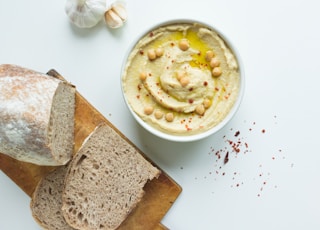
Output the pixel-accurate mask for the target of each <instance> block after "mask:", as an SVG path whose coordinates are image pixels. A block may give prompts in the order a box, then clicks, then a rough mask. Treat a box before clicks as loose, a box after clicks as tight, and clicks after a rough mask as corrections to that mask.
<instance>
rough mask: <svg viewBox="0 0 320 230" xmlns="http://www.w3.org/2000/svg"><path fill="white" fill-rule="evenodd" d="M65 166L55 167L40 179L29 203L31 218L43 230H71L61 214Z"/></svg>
mask: <svg viewBox="0 0 320 230" xmlns="http://www.w3.org/2000/svg"><path fill="white" fill-rule="evenodd" d="M66 172H67V165H63V166H59V167H57V168H56V169H55V170H54V171H53V172H51V173H49V174H48V175H47V176H45V177H44V178H42V180H41V181H40V182H39V184H38V185H37V187H36V189H35V191H34V193H33V196H32V199H31V203H30V208H31V211H32V216H33V218H34V219H35V220H36V221H37V222H38V224H39V225H40V226H41V227H43V228H44V229H48V230H73V229H74V228H72V227H70V226H69V225H68V223H67V222H66V221H65V219H64V217H63V215H62V212H61V206H62V191H63V187H64V178H65V176H66Z"/></svg>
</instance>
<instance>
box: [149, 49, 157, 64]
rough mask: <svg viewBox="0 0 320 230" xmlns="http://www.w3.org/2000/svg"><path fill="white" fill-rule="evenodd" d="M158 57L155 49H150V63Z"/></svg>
mask: <svg viewBox="0 0 320 230" xmlns="http://www.w3.org/2000/svg"><path fill="white" fill-rule="evenodd" d="M156 57H157V55H156V51H155V50H154V49H149V50H148V58H149V60H150V61H153V60H154V59H156Z"/></svg>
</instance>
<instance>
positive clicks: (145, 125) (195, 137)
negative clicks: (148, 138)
mask: <svg viewBox="0 0 320 230" xmlns="http://www.w3.org/2000/svg"><path fill="white" fill-rule="evenodd" d="M179 23H197V24H200V25H203V26H204V27H207V28H209V29H212V30H213V31H215V32H217V34H218V35H219V36H220V37H221V38H222V39H223V40H224V42H225V43H226V44H227V46H228V47H229V49H230V50H231V51H232V53H233V54H234V56H235V58H236V60H237V62H238V66H239V72H240V89H239V93H238V96H237V99H236V101H235V103H234V105H233V106H232V108H231V110H230V111H229V113H228V114H227V116H226V117H225V118H224V119H223V120H222V121H221V122H220V123H219V124H218V125H216V126H214V127H212V128H211V129H209V130H206V131H204V132H201V133H196V134H193V135H180V136H179V135H176V134H168V133H165V132H162V131H160V130H158V129H156V128H154V127H153V126H151V125H149V124H148V123H146V122H145V121H144V120H142V119H141V118H140V117H139V115H137V114H136V113H135V112H134V111H133V109H132V108H131V106H130V104H129V103H128V100H127V98H126V95H125V94H124V89H123V80H122V79H123V72H124V69H125V66H126V63H127V59H128V56H129V55H130V53H131V51H132V49H133V48H134V47H135V45H136V44H137V43H138V41H139V40H140V39H141V38H142V37H144V36H145V35H147V34H149V33H150V32H151V31H153V30H155V29H156V28H158V27H161V26H166V25H170V24H179ZM244 87H245V78H244V70H243V64H242V62H241V59H240V56H239V53H238V51H237V50H236V48H235V47H234V46H233V44H232V43H231V42H230V40H229V39H228V38H227V37H226V36H225V35H224V34H223V33H221V31H219V30H218V29H216V28H215V27H213V26H212V25H208V24H207V23H204V22H200V21H197V20H189V19H177V20H171V21H166V22H163V23H160V24H157V25H155V26H153V27H152V28H149V29H148V30H147V31H146V32H144V33H143V34H142V35H141V36H139V37H138V38H137V39H136V40H134V42H133V44H132V45H131V46H130V47H129V50H128V53H127V54H126V55H125V58H124V63H123V65H122V69H121V88H122V93H123V97H124V100H125V102H126V105H127V107H128V109H129V111H130V113H131V114H132V116H133V117H134V118H135V120H136V121H137V122H138V123H139V124H140V125H141V126H142V127H143V128H145V129H146V130H147V131H149V132H150V133H152V134H154V135H156V136H158V137H160V138H163V139H166V140H169V141H175V142H191V141H197V140H200V139H203V138H206V137H208V136H210V135H212V134H214V133H216V132H217V131H219V130H220V129H222V128H223V127H224V126H225V125H226V124H227V123H228V122H229V121H230V120H231V119H232V117H233V116H234V115H235V113H236V112H237V110H238V108H239V106H240V103H241V101H242V98H243V94H244Z"/></svg>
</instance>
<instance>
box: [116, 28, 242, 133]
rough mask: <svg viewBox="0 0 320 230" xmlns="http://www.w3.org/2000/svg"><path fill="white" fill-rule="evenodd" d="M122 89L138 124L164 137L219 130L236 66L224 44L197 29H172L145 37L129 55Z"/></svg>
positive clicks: (234, 89)
mask: <svg viewBox="0 0 320 230" xmlns="http://www.w3.org/2000/svg"><path fill="white" fill-rule="evenodd" d="M122 84H123V90H124V94H125V97H126V100H127V102H128V104H129V106H130V107H131V108H132V110H133V111H134V112H135V113H136V114H137V115H138V116H139V117H141V119H142V120H144V121H145V122H147V123H148V124H150V125H151V126H153V127H154V128H156V129H158V130H161V131H163V132H165V133H168V134H173V135H192V134H196V133H200V132H203V131H206V130H208V129H210V128H212V127H214V126H216V125H218V124H219V123H220V122H221V121H222V120H223V119H224V118H225V117H226V116H227V114H228V113H229V111H230V110H231V108H232V107H233V105H234V103H235V101H236V99H237V96H238V94H239V87H240V74H239V69H238V62H237V60H236V57H235V55H234V53H233V52H232V51H231V50H230V48H229V47H228V45H227V44H226V43H225V41H224V40H223V39H222V38H221V37H220V36H219V35H218V34H217V33H216V32H215V31H213V30H212V29H210V28H207V27H205V26H203V25H200V24H191V23H190V24H189V23H183V24H172V25H168V26H163V27H160V28H157V29H154V30H153V31H151V32H149V33H148V34H146V35H145V36H144V37H142V38H141V39H140V40H139V42H138V43H137V44H136V45H135V47H134V48H133V50H132V51H131V53H130V54H129V56H128V59H127V63H126V66H125V68H124V72H123V75H122Z"/></svg>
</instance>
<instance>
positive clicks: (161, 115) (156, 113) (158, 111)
mask: <svg viewBox="0 0 320 230" xmlns="http://www.w3.org/2000/svg"><path fill="white" fill-rule="evenodd" d="M154 116H155V118H157V119H161V118H162V117H163V112H162V111H160V110H156V111H155V112H154Z"/></svg>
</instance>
